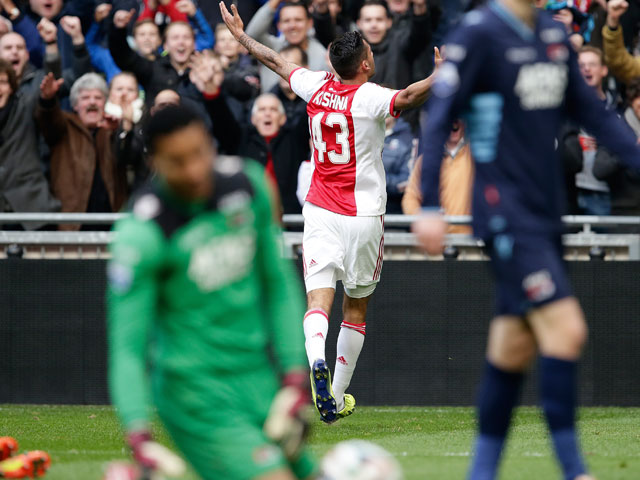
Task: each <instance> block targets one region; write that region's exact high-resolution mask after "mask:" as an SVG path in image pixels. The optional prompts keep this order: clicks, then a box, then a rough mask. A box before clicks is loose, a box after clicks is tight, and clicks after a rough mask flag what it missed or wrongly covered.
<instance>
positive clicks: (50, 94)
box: [40, 72, 64, 100]
mask: <svg viewBox="0 0 640 480" xmlns="http://www.w3.org/2000/svg"><path fill="white" fill-rule="evenodd" d="M63 83H64V78H59V79H57V80H56V78H55V77H54V76H53V73H51V72H49V73H47V75H46V76H45V77H44V78H43V79H42V83H41V84H40V97H41V98H42V99H43V100H51V99H53V98H55V96H56V95H57V93H58V90H60V87H61V86H62V84H63Z"/></svg>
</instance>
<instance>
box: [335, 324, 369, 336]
mask: <svg viewBox="0 0 640 480" xmlns="http://www.w3.org/2000/svg"><path fill="white" fill-rule="evenodd" d="M340 326H341V327H344V328H350V329H351V330H353V331H355V332H358V333H361V334H362V335H365V336H366V335H367V333H366V327H367V324H366V323H349V322H345V321H344V320H343V321H342V323H341V324H340Z"/></svg>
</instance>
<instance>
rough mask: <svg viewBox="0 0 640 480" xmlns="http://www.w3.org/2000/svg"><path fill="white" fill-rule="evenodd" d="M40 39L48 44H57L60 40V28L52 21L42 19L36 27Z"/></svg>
mask: <svg viewBox="0 0 640 480" xmlns="http://www.w3.org/2000/svg"><path fill="white" fill-rule="evenodd" d="M36 28H37V29H38V33H39V34H40V38H42V41H43V42H44V43H47V44H51V43H55V42H56V41H57V39H58V27H56V24H55V23H53V22H52V21H51V20H49V19H47V18H44V17H42V18H41V19H40V21H39V22H38V25H37V26H36Z"/></svg>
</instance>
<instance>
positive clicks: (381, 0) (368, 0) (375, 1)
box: [358, 0, 391, 18]
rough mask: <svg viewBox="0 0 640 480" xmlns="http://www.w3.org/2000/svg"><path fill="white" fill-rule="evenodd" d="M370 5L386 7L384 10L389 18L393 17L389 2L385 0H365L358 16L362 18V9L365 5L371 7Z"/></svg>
mask: <svg viewBox="0 0 640 480" xmlns="http://www.w3.org/2000/svg"><path fill="white" fill-rule="evenodd" d="M370 6H375V7H382V8H384V12H385V13H386V14H387V18H391V11H390V10H389V5H387V2H386V1H385V0H365V2H364V3H363V4H362V6H361V7H360V10H358V18H360V13H361V12H362V9H363V8H364V7H370Z"/></svg>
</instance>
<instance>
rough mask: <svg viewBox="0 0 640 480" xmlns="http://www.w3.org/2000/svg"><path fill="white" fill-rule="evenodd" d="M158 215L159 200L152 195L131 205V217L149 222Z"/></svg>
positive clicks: (147, 195)
mask: <svg viewBox="0 0 640 480" xmlns="http://www.w3.org/2000/svg"><path fill="white" fill-rule="evenodd" d="M159 213H160V200H159V199H158V197H156V196H155V195H153V194H152V193H148V194H146V195H143V196H142V197H140V198H139V199H138V200H137V201H136V203H134V205H133V215H134V216H136V217H138V218H139V219H141V220H150V219H152V218H154V217H156V216H157V215H158V214H159Z"/></svg>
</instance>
